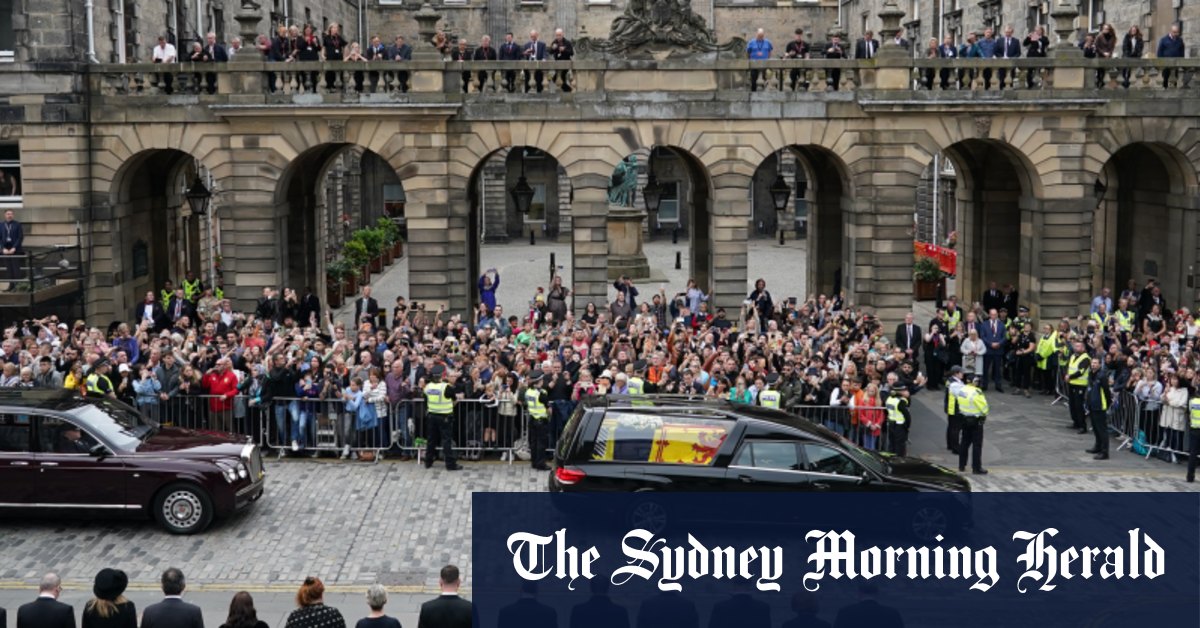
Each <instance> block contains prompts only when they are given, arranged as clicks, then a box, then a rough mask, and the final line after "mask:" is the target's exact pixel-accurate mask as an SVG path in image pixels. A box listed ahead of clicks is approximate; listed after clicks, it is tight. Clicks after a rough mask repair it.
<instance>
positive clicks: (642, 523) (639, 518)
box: [625, 491, 670, 534]
mask: <svg viewBox="0 0 1200 628" xmlns="http://www.w3.org/2000/svg"><path fill="white" fill-rule="evenodd" d="M638 492H643V491H638ZM645 492H649V491H645ZM669 522H670V514H669V513H668V512H667V508H666V507H665V506H663V505H662V504H661V503H660V502H658V501H657V500H655V499H653V498H646V499H639V500H637V501H635V502H634V504H633V505H632V506H631V507H630V508H629V510H628V511H626V513H625V523H626V524H628V525H629V526H630V527H631V528H640V529H642V530H646V531H648V532H651V533H653V534H662V532H663V531H664V530H666V529H667V524H668V523H669Z"/></svg>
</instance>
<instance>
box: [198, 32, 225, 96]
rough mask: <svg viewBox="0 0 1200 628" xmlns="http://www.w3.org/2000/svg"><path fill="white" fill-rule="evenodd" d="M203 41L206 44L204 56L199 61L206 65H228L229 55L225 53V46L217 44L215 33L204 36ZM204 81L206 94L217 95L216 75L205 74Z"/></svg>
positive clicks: (212, 73) (214, 73) (211, 73)
mask: <svg viewBox="0 0 1200 628" xmlns="http://www.w3.org/2000/svg"><path fill="white" fill-rule="evenodd" d="M204 40H205V42H206V43H205V44H204V54H203V55H202V57H201V61H205V62H207V63H229V53H228V52H226V51H225V46H222V45H221V44H218V43H217V34H216V33H214V32H211V31H210V32H209V33H208V34H207V35H205V36H204ZM204 80H205V82H206V83H207V84H208V93H210V94H215V93H217V73H216V72H206V73H205V74H204Z"/></svg>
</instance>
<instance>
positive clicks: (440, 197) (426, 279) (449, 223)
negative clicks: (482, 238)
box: [404, 162, 475, 313]
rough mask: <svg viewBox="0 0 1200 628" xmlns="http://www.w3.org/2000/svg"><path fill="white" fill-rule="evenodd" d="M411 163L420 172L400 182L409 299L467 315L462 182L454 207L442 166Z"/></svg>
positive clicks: (464, 199)
mask: <svg viewBox="0 0 1200 628" xmlns="http://www.w3.org/2000/svg"><path fill="white" fill-rule="evenodd" d="M414 165H415V166H416V168H415V169H416V170H417V171H418V172H419V174H417V175H416V176H412V177H409V178H407V179H405V180H404V189H405V196H406V197H407V199H408V200H407V203H406V204H405V207H404V214H405V218H406V219H407V220H408V247H407V253H408V256H409V261H408V276H409V299H410V300H412V301H420V302H421V303H426V304H428V305H426V309H428V310H436V309H437V307H438V306H439V305H444V306H446V307H447V309H448V310H449V311H451V312H458V313H466V311H467V308H468V307H469V304H468V302H467V301H468V292H467V290H466V279H465V278H466V274H467V273H466V266H467V260H466V254H467V249H466V247H467V246H474V245H475V244H474V243H468V242H467V241H466V224H467V221H466V216H467V215H468V214H469V211H468V209H467V207H468V205H467V202H466V182H462V185H460V186H458V187H459V188H460V190H459V196H461V198H458V199H455V200H457V201H458V204H459V208H458V209H456V208H454V207H453V203H452V199H451V192H450V190H451V182H450V177H449V176H447V175H446V164H445V163H444V162H422V163H418V164H414Z"/></svg>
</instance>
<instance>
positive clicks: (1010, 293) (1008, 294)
mask: <svg viewBox="0 0 1200 628" xmlns="http://www.w3.org/2000/svg"><path fill="white" fill-rule="evenodd" d="M1018 305H1019V304H1018V303H1017V289H1016V288H1015V287H1013V285H1012V284H1011V283H1007V284H1004V309H1005V310H1007V311H1008V319H1009V320H1013V319H1015V318H1016V317H1017V314H1018V312H1017V308H1018Z"/></svg>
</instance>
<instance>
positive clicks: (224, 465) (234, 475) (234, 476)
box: [217, 460, 246, 484]
mask: <svg viewBox="0 0 1200 628" xmlns="http://www.w3.org/2000/svg"><path fill="white" fill-rule="evenodd" d="M217 467H219V468H220V469H221V475H222V476H223V477H224V478H225V481H226V482H228V483H230V484H233V483H234V482H237V481H238V475H239V473H238V468H239V467H240V468H241V469H242V471H241V473H242V477H245V473H246V471H245V469H246V467H244V466H243V465H242V463H241V462H229V461H226V460H218V461H217Z"/></svg>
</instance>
